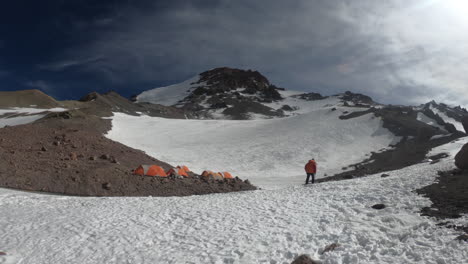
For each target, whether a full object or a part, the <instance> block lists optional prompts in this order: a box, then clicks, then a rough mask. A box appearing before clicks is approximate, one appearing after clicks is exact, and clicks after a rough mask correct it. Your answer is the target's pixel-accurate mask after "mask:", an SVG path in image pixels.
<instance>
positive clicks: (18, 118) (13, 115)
mask: <svg viewBox="0 0 468 264" xmlns="http://www.w3.org/2000/svg"><path fill="white" fill-rule="evenodd" d="M66 110H67V109H64V108H58V107H57V108H50V109H40V108H21V107H14V108H8V109H0V128H2V127H5V126H17V125H24V124H29V123H32V122H34V121H36V120H39V119H41V118H43V117H44V116H46V114H45V112H47V113H49V112H63V111H66ZM4 115H5V116H6V115H7V116H6V117H2V116H4Z"/></svg>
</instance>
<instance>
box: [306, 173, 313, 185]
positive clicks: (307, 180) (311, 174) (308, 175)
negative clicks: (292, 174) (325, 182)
mask: <svg viewBox="0 0 468 264" xmlns="http://www.w3.org/2000/svg"><path fill="white" fill-rule="evenodd" d="M311 176H312V183H314V182H315V173H307V179H306V184H308V183H309V178H310V177H311Z"/></svg>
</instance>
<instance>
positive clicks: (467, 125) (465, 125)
mask: <svg viewBox="0 0 468 264" xmlns="http://www.w3.org/2000/svg"><path fill="white" fill-rule="evenodd" d="M461 122H462V125H463V128H464V129H465V133H467V134H468V116H464V117H463V118H462V121H461Z"/></svg>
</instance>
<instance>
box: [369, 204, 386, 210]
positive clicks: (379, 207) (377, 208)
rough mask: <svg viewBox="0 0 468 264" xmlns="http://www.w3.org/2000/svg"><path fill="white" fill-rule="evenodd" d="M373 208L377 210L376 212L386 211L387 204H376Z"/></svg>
mask: <svg viewBox="0 0 468 264" xmlns="http://www.w3.org/2000/svg"><path fill="white" fill-rule="evenodd" d="M372 208H374V209H376V210H381V209H384V208H385V204H374V205H373V206H372Z"/></svg>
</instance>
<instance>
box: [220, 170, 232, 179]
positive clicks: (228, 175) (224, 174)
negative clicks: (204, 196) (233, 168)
mask: <svg viewBox="0 0 468 264" xmlns="http://www.w3.org/2000/svg"><path fill="white" fill-rule="evenodd" d="M220 174H221V175H223V178H224V179H234V177H232V175H231V173H229V172H227V171H223V172H220Z"/></svg>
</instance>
